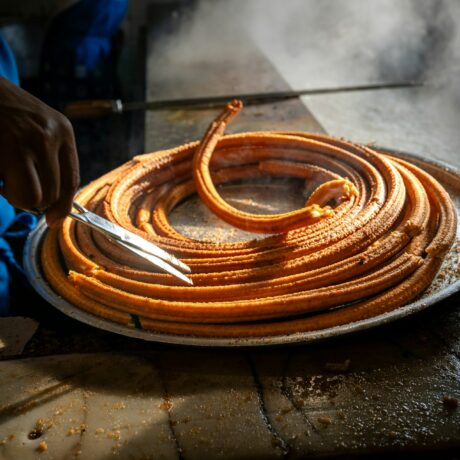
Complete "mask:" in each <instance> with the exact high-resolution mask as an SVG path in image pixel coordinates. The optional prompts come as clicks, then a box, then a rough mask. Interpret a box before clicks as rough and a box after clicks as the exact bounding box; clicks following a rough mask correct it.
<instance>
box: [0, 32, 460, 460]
mask: <svg viewBox="0 0 460 460" xmlns="http://www.w3.org/2000/svg"><path fill="white" fill-rule="evenodd" d="M149 44H150V46H153V37H152V39H151V40H150V41H149ZM254 53H255V52H254ZM244 54H245V55H244V56H240V54H239V53H235V54H233V55H232V54H231V53H230V54H228V55H227V58H228V59H230V58H232V59H233V60H230V61H229V62H224V63H218V65H217V67H216V66H211V65H210V64H209V63H206V62H204V61H201V62H197V63H195V64H194V63H193V62H192V63H190V62H189V63H188V64H187V67H183V66H182V65H181V66H179V68H177V67H175V65H174V59H173V58H171V59H170V60H169V62H168V61H167V60H163V61H162V71H161V72H157V71H156V65H157V62H158V60H157V58H158V57H157V56H156V57H155V55H153V54H152V55H150V60H149V62H148V68H147V81H148V83H149V86H148V88H149V91H148V94H147V95H148V97H158V98H160V97H164V98H169V97H173V96H177V97H182V96H196V95H200V94H210V93H213V94H219V93H220V94H223V93H225V92H228V91H231V92H236V91H244V92H248V91H254V90H257V91H260V90H270V89H281V88H283V87H285V85H286V83H285V82H284V81H283V80H282V79H281V77H280V76H279V74H277V73H276V72H275V71H274V69H273V67H271V65H269V64H268V63H267V61H266V60H264V59H263V57H262V56H261V55H260V54H258V53H255V54H254V55H253V56H252V58H251V59H248V57H247V56H246V54H247V53H244ZM167 65H169V67H167ZM203 69H204V70H203ZM222 69H230V73H226V74H225V78H222V77H223V75H224V74H223V70H222ZM254 75H257V76H259V77H260V78H259V79H258V80H255V79H254V78H253V77H254ZM166 77H167V78H166ZM248 77H251V78H248ZM214 114H215V111H195V112H178V111H176V112H155V113H151V114H148V116H147V120H146V145H147V149H148V150H156V149H159V148H164V147H170V146H173V145H177V144H179V143H183V142H186V141H188V140H193V139H196V138H198V137H199V136H200V134H201V133H202V132H203V130H204V128H205V127H206V125H207V123H208V122H209V119H210V118H212V117H213V116H214ZM254 129H306V130H313V131H319V130H321V129H322V128H321V126H320V125H319V124H318V122H317V121H316V120H315V119H314V118H313V117H312V116H311V114H310V113H309V112H308V111H307V110H306V109H305V107H304V106H303V105H302V104H301V102H300V101H286V102H282V103H279V104H275V105H264V106H261V107H259V108H256V107H253V108H250V109H248V110H245V111H244V113H243V114H242V116H241V117H239V118H238V119H237V120H236V121H235V124H234V125H233V126H232V128H231V130H233V131H238V130H254ZM136 153H137V152H136ZM455 161H456V158H455V157H454V156H453V157H452V162H455ZM459 301H460V296H459V295H455V296H453V297H451V298H449V299H447V300H445V301H443V302H441V303H440V304H438V305H436V306H434V307H432V308H430V309H429V310H427V311H425V312H423V313H420V314H417V315H415V316H413V317H410V318H407V319H404V320H401V321H398V322H397V323H394V324H390V325H387V326H384V327H380V328H377V329H374V330H369V331H366V332H363V333H359V334H356V335H352V336H347V337H342V338H337V339H335V340H331V341H327V342H320V343H316V344H309V345H303V346H302V345H299V346H290V347H284V348H272V349H258V350H255V349H247V350H207V349H203V350H198V349H187V348H181V347H170V346H165V345H161V344H153V343H147V342H142V341H134V340H131V339H128V338H125V337H120V336H114V335H112V334H109V333H105V332H102V331H97V330H94V329H92V328H90V327H86V326H84V325H80V324H77V323H75V322H73V321H71V320H69V319H66V318H64V317H63V316H62V315H60V314H58V313H57V312H56V311H55V310H54V309H52V308H50V307H46V306H43V307H40V308H42V310H41V312H42V313H40V315H41V321H40V323H41V326H40V328H39V331H38V333H37V334H35V336H34V337H33V339H32V340H31V342H29V344H28V345H27V346H26V348H25V350H24V353H23V354H22V356H21V357H19V356H18V357H17V358H18V359H12V360H10V361H2V362H0V382H1V383H0V458H5V459H18V458H20V459H24V460H27V459H29V458H30V459H34V458H49V459H70V458H81V459H109V458H122V459H125V458H126V459H130V458H134V459H154V458H155V459H157V458H164V459H186V460H188V459H218V458H225V459H227V458H232V459H246V458H263V459H270V458H286V459H295V458H307V457H308V458H310V457H313V458H315V457H324V456H325V457H343V456H351V457H355V456H356V457H360V456H365V455H368V454H373V455H377V454H383V453H384V454H387V455H389V456H391V457H392V458H393V457H394V456H395V453H399V454H400V455H401V457H402V458H407V456H408V455H409V454H412V455H413V457H414V458H420V456H421V453H423V455H424V456H427V457H432V458H439V456H440V455H441V454H445V455H447V454H449V455H450V457H452V458H454V457H455V456H456V455H458V452H459V450H460V409H458V408H456V407H455V398H456V399H457V400H458V399H460V327H459V326H460V310H459V307H458V305H459ZM40 315H39V316H40ZM39 319H40V318H39ZM63 353H64V355H63ZM19 358H22V359H19ZM31 438H33V439H31ZM41 443H45V444H41ZM40 446H41V448H42V449H44V448H45V446H46V448H47V450H46V451H44V452H40Z"/></svg>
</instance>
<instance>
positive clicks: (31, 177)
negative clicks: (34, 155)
mask: <svg viewBox="0 0 460 460" xmlns="http://www.w3.org/2000/svg"><path fill="white" fill-rule="evenodd" d="M3 196H4V197H5V198H6V199H7V200H8V202H9V203H10V204H11V205H13V206H14V207H16V208H20V209H30V210H33V209H36V208H39V207H40V205H41V202H42V189H41V185H40V179H39V177H38V173H37V170H36V169H35V164H34V162H33V161H32V160H31V159H30V158H26V159H24V160H23V161H22V162H18V163H16V164H13V165H12V166H11V167H10V168H9V169H8V171H5V178H4V186H3Z"/></svg>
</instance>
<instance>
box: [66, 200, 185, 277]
mask: <svg viewBox="0 0 460 460" xmlns="http://www.w3.org/2000/svg"><path fill="white" fill-rule="evenodd" d="M73 207H74V208H75V209H76V210H77V211H78V212H73V211H72V212H71V213H70V217H72V219H75V220H77V221H78V222H81V223H82V224H85V225H88V226H90V227H91V228H92V229H94V230H97V231H98V232H101V233H102V234H103V235H105V236H106V237H107V238H108V239H109V240H111V241H113V242H114V243H116V244H118V245H119V246H121V247H122V248H125V249H127V250H128V251H131V252H132V253H134V254H136V255H138V256H140V257H143V258H144V259H146V260H148V261H149V262H151V263H152V264H153V265H155V266H156V267H158V268H161V269H162V270H164V271H165V272H168V273H170V274H171V275H173V276H175V277H176V278H179V279H180V280H182V281H184V282H185V283H187V284H191V285H192V284H193V281H192V280H191V279H190V278H189V277H187V276H186V275H184V274H183V273H182V272H185V273H190V272H191V269H190V267H188V266H187V265H185V264H184V263H183V262H181V261H180V260H178V259H176V258H175V257H174V256H173V255H171V254H169V253H167V252H166V251H164V250H163V249H161V248H159V247H158V246H156V245H155V244H153V243H151V242H150V241H147V240H145V239H144V238H141V237H140V236H139V235H136V234H135V233H132V232H130V231H128V230H125V229H124V228H123V227H120V226H119V225H116V224H114V223H113V222H110V221H108V220H107V219H104V218H102V217H101V216H98V215H97V214H94V212H91V211H88V210H87V209H86V208H84V207H83V206H82V205H80V204H78V203H77V202H75V201H74V203H73ZM175 267H176V268H175ZM179 270H181V271H182V272H181V271H179Z"/></svg>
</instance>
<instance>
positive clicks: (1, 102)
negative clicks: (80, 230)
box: [0, 78, 80, 227]
mask: <svg viewBox="0 0 460 460" xmlns="http://www.w3.org/2000/svg"><path fill="white" fill-rule="evenodd" d="M0 179H1V180H2V181H3V189H2V190H1V193H2V195H3V196H4V197H5V198H6V199H7V200H8V201H9V203H10V204H12V205H13V206H14V207H16V208H20V209H26V210H37V209H39V210H45V212H46V221H47V223H48V225H49V226H51V227H56V226H58V225H59V224H60V223H61V222H62V219H63V218H64V217H65V216H67V214H68V213H69V212H70V210H71V208H72V201H73V197H74V195H75V192H76V190H77V187H78V184H79V180H80V179H79V166H78V156H77V149H76V146H75V137H74V133H73V129H72V125H71V124H70V122H69V120H68V119H67V118H66V117H65V116H64V115H62V114H61V113H59V112H57V111H56V110H54V109H52V108H51V107H49V106H47V105H46V104H45V103H44V102H42V101H40V100H39V99H37V98H36V97H34V96H32V95H31V94H29V93H28V92H26V91H24V90H22V89H21V88H19V87H17V86H16V85H13V84H12V83H10V82H9V81H8V80H6V79H4V78H0Z"/></svg>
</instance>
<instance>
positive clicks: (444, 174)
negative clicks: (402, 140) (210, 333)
mask: <svg viewBox="0 0 460 460" xmlns="http://www.w3.org/2000/svg"><path fill="white" fill-rule="evenodd" d="M378 150H381V151H384V152H387V153H391V154H394V155H397V156H399V157H401V158H405V159H408V160H410V161H411V162H413V163H414V164H416V165H418V166H421V167H422V168H423V169H425V170H426V171H427V172H429V173H430V174H432V175H433V176H434V177H436V178H437V179H438V180H439V181H440V182H441V183H442V184H443V185H444V187H445V188H446V189H447V191H448V192H449V194H450V196H451V197H452V199H453V201H454V203H455V206H456V209H457V212H458V214H459V215H460V170H459V169H458V168H456V167H453V166H450V165H447V164H445V163H442V162H436V161H429V160H426V159H423V158H422V157H420V156H417V155H413V154H408V153H403V152H396V151H394V150H391V149H385V148H378ZM277 186H278V187H283V184H278V185H277ZM267 187H268V186H265V188H264V186H261V187H260V186H259V193H260V195H261V196H263V195H264V194H266V193H267ZM240 192H241V190H240V191H239V190H238V188H235V189H234V190H233V192H232V190H231V189H230V188H227V191H226V192H225V193H228V194H229V195H228V196H227V197H226V198H227V199H230V200H231V199H234V200H235V201H239V205H240V206H241V205H243V206H244V204H245V203H244V202H242V200H241V197H242V195H241V193H240ZM255 192H256V194H257V190H255ZM273 196H282V202H278V203H272V200H270V202H271V205H273V206H275V207H276V208H277V209H276V210H277V211H282V210H283V207H286V206H288V207H292V206H295V205H296V203H295V197H292V200H291V202H290V203H289V201H290V200H289V199H286V197H287V196H288V195H287V194H272V195H271V196H270V198H271V199H272V197H273ZM297 199H298V197H297ZM243 201H244V200H243ZM256 204H257V203H254V202H250V203H247V205H248V209H250V208H252V210H253V211H254V209H253V208H254V206H255V205H256ZM170 218H171V222H172V223H173V224H174V226H175V227H177V228H178V230H179V231H181V232H182V233H184V234H186V235H188V236H192V237H195V238H198V239H202V238H207V237H209V233H207V232H209V230H210V229H211V230H212V232H213V233H214V237H213V240H214V241H222V240H225V241H237V240H241V239H247V237H248V234H247V233H245V232H240V231H238V230H235V229H234V228H232V227H230V226H228V225H227V224H225V223H224V222H222V221H220V220H219V219H218V218H217V217H215V216H213V215H212V214H210V213H209V212H207V210H206V209H205V208H204V206H203V205H202V204H201V203H200V202H199V200H189V201H186V202H185V203H183V204H182V205H180V206H179V207H178V208H177V209H176V210H174V211H173V213H172V215H171V216H170ZM45 231H46V224H45V221H44V219H42V220H41V221H40V222H39V224H38V226H37V227H36V229H35V230H34V231H33V232H32V233H31V234H30V235H29V238H28V240H27V242H26V245H25V249H24V269H25V272H26V275H27V278H28V280H29V282H30V283H31V284H32V286H33V287H34V288H35V290H36V291H37V292H38V293H39V294H40V295H41V296H42V297H43V298H44V299H45V300H47V301H48V302H49V303H50V304H51V305H53V306H54V307H56V308H57V309H58V310H60V311H61V312H63V313H65V314H66V315H68V316H70V317H71V318H74V319H76V320H78V321H82V322H83V323H86V324H89V325H91V326H94V327H97V328H100V329H104V330H107V331H111V332H115V333H117V334H122V335H126V336H129V337H134V338H138V339H143V340H149V341H156V342H163V343H171V344H181V345H191V346H201V347H206V346H210V347H247V346H267V345H282V344H293V343H307V342H313V341H317V340H323V339H327V338H331V337H336V336H339V335H343V334H349V333H352V332H355V331H362V330H365V329H369V328H371V327H375V326H379V325H382V324H386V323H389V322H391V321H394V320H396V319H399V318H403V317H405V316H409V315H411V314H413V313H416V312H418V311H421V310H424V309H425V308H427V307H429V306H431V305H434V304H436V303H437V302H439V301H441V300H443V299H445V298H446V297H448V296H450V295H452V294H454V293H456V292H458V291H460V260H459V259H460V258H459V254H460V228H457V238H456V241H455V243H454V246H453V248H452V250H451V251H450V253H449V254H448V255H447V257H446V260H445V261H444V264H443V266H442V268H441V270H440V272H439V274H438V276H437V277H436V278H435V280H434V281H433V283H432V285H431V286H430V287H429V289H428V290H427V291H425V292H424V293H423V295H422V296H421V297H420V298H419V299H418V300H417V301H415V302H412V303H410V304H408V305H405V306H403V307H400V308H398V309H396V310H393V311H391V312H388V313H385V314H383V315H379V316H375V317H373V318H369V319H365V320H362V321H357V322H354V323H349V324H345V325H342V326H337V327H332V328H328V329H323V330H320V331H312V332H299V333H295V334H288V335H279V336H270V337H256V338H246V337H244V338H236V339H235V338H231V339H229V338H218V337H216V338H207V337H206V338H203V337H193V336H181V335H172V334H164V333H156V332H151V331H145V330H140V329H135V328H132V327H129V326H123V325H120V324H117V323H114V322H112V321H108V320H105V319H102V318H100V317H97V316H95V315H92V314H90V313H87V312H85V311H83V310H80V309H79V308H77V307H76V306H74V305H72V304H70V303H69V302H67V301H66V300H65V299H63V298H62V297H60V296H59V295H57V294H56V292H54V291H53V289H52V288H51V287H50V285H49V284H48V283H47V281H46V280H45V279H44V277H43V274H42V270H41V264H40V247H41V242H42V239H43V236H44V233H45ZM251 238H254V235H253V234H251Z"/></svg>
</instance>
